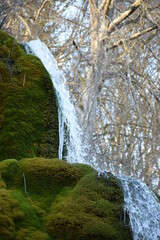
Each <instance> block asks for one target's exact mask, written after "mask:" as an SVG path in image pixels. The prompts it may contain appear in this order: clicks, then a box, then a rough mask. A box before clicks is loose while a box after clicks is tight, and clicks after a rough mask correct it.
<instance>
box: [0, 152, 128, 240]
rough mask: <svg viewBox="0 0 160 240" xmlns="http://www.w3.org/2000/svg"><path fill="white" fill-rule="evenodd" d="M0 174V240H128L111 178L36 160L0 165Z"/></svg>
mask: <svg viewBox="0 0 160 240" xmlns="http://www.w3.org/2000/svg"><path fill="white" fill-rule="evenodd" d="M0 172H1V180H0V183H2V184H0V206H2V209H3V210H1V211H0V215H1V217H2V218H1V219H2V220H0V231H1V232H2V233H3V235H2V237H0V239H2V240H4V239H15V240H20V239H25V240H36V239H39V240H40V239H41V240H52V239H54V240H58V239H59V240H60V239H61V240H64V239H66V240H72V239H73V240H74V239H76V240H82V239H86V240H87V239H88V240H89V239H93V240H103V239H107V240H108V239H110V240H116V239H119V240H127V239H129V240H130V239H132V236H131V233H130V231H129V228H128V227H126V226H125V225H124V224H123V221H121V219H123V195H122V191H121V188H120V187H119V184H118V181H117V179H116V178H115V177H113V176H110V177H109V178H108V179H105V178H104V177H103V176H102V177H100V178H98V177H97V172H96V171H95V170H94V169H93V168H91V167H90V166H87V165H84V164H69V163H67V162H65V161H62V160H59V159H45V158H37V157H36V158H27V159H22V160H20V161H17V160H15V159H9V160H4V161H2V162H1V163H0ZM24 180H25V181H24ZM24 182H25V183H24Z"/></svg>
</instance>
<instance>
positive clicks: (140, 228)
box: [117, 176, 160, 240]
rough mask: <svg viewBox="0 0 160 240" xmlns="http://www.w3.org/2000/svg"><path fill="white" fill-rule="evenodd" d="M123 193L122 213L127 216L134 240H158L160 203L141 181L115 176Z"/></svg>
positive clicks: (159, 239)
mask: <svg viewBox="0 0 160 240" xmlns="http://www.w3.org/2000/svg"><path fill="white" fill-rule="evenodd" d="M117 178H118V179H119V181H120V182H121V184H122V187H123V192H124V213H128V214H129V218H130V227H131V229H132V233H133V238H134V240H160V203H159V201H158V199H157V197H156V196H155V194H154V193H153V192H152V191H151V190H150V189H149V188H148V187H147V185H146V184H144V183H142V182H141V181H139V180H137V179H134V178H132V177H127V176H117Z"/></svg>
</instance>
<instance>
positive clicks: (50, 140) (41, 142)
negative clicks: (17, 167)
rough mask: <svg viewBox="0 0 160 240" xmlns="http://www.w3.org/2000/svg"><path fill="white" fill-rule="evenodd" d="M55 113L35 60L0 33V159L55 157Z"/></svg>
mask: <svg viewBox="0 0 160 240" xmlns="http://www.w3.org/2000/svg"><path fill="white" fill-rule="evenodd" d="M58 139H59V136H58V110H57V100H56V95H55V92H54V89H53V85H52V81H51V80H50V77H49V75H48V73H47V71H46V70H45V68H44V67H43V65H42V63H41V62H40V60H39V59H37V58H36V57H34V56H32V55H27V54H26V53H25V52H24V50H23V49H22V48H21V47H20V45H18V43H17V42H16V41H15V39H14V38H12V37H10V36H9V35H7V34H6V33H4V32H3V31H1V30H0V160H3V159H6V158H16V159H21V158H23V157H34V156H43V157H49V158H51V157H57V156H58V146H59V140H58Z"/></svg>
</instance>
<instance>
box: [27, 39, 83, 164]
mask: <svg viewBox="0 0 160 240" xmlns="http://www.w3.org/2000/svg"><path fill="white" fill-rule="evenodd" d="M25 48H26V51H27V53H32V54H34V55H35V56H37V57H38V58H39V59H40V60H41V62H42V63H43V65H44V67H45V68H46V70H47V71H48V73H49V74H50V76H51V79H52V82H53V85H54V88H55V90H56V94H57V99H58V108H59V158H60V159H62V158H63V157H64V158H66V159H67V161H68V162H79V163H84V162H85V160H84V151H83V145H82V140H81V139H82V131H81V129H80V127H79V125H78V120H77V117H76V113H75V109H74V107H73V104H72V103H71V102H70V99H69V92H68V91H67V90H66V87H65V82H66V80H65V78H64V76H63V75H62V74H61V72H60V71H59V69H58V66H57V62H56V60H55V58H54V57H53V55H52V54H51V52H50V51H49V49H48V48H47V46H46V45H45V44H44V43H42V42H41V41H40V40H34V41H31V42H28V43H26V44H25ZM64 145H65V147H66V150H67V155H66V156H63V146H64Z"/></svg>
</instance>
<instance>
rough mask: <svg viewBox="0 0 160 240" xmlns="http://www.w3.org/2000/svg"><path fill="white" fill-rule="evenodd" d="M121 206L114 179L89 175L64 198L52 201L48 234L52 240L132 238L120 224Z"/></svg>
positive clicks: (120, 194)
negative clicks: (98, 178)
mask: <svg viewBox="0 0 160 240" xmlns="http://www.w3.org/2000/svg"><path fill="white" fill-rule="evenodd" d="M111 189H112V190H111ZM113 199H114V202H112V200H113ZM122 204H123V195H122V192H121V189H120V187H119V186H118V183H117V181H116V180H115V178H110V179H109V180H108V181H106V180H104V179H100V180H97V178H96V173H91V174H89V175H86V176H84V177H83V178H82V179H81V180H80V181H79V182H78V183H77V185H76V186H75V187H74V188H73V189H72V191H70V193H68V195H67V196H64V197H63V196H58V197H57V199H56V200H55V201H54V203H53V205H52V207H51V211H50V214H49V216H48V221H47V227H48V231H49V233H50V234H51V236H52V238H53V239H99V240H102V239H115V240H116V239H131V235H130V234H129V231H128V230H126V231H124V226H123V224H122V223H121V222H120V217H121V215H123V209H122ZM57 236H58V237H57Z"/></svg>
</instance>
